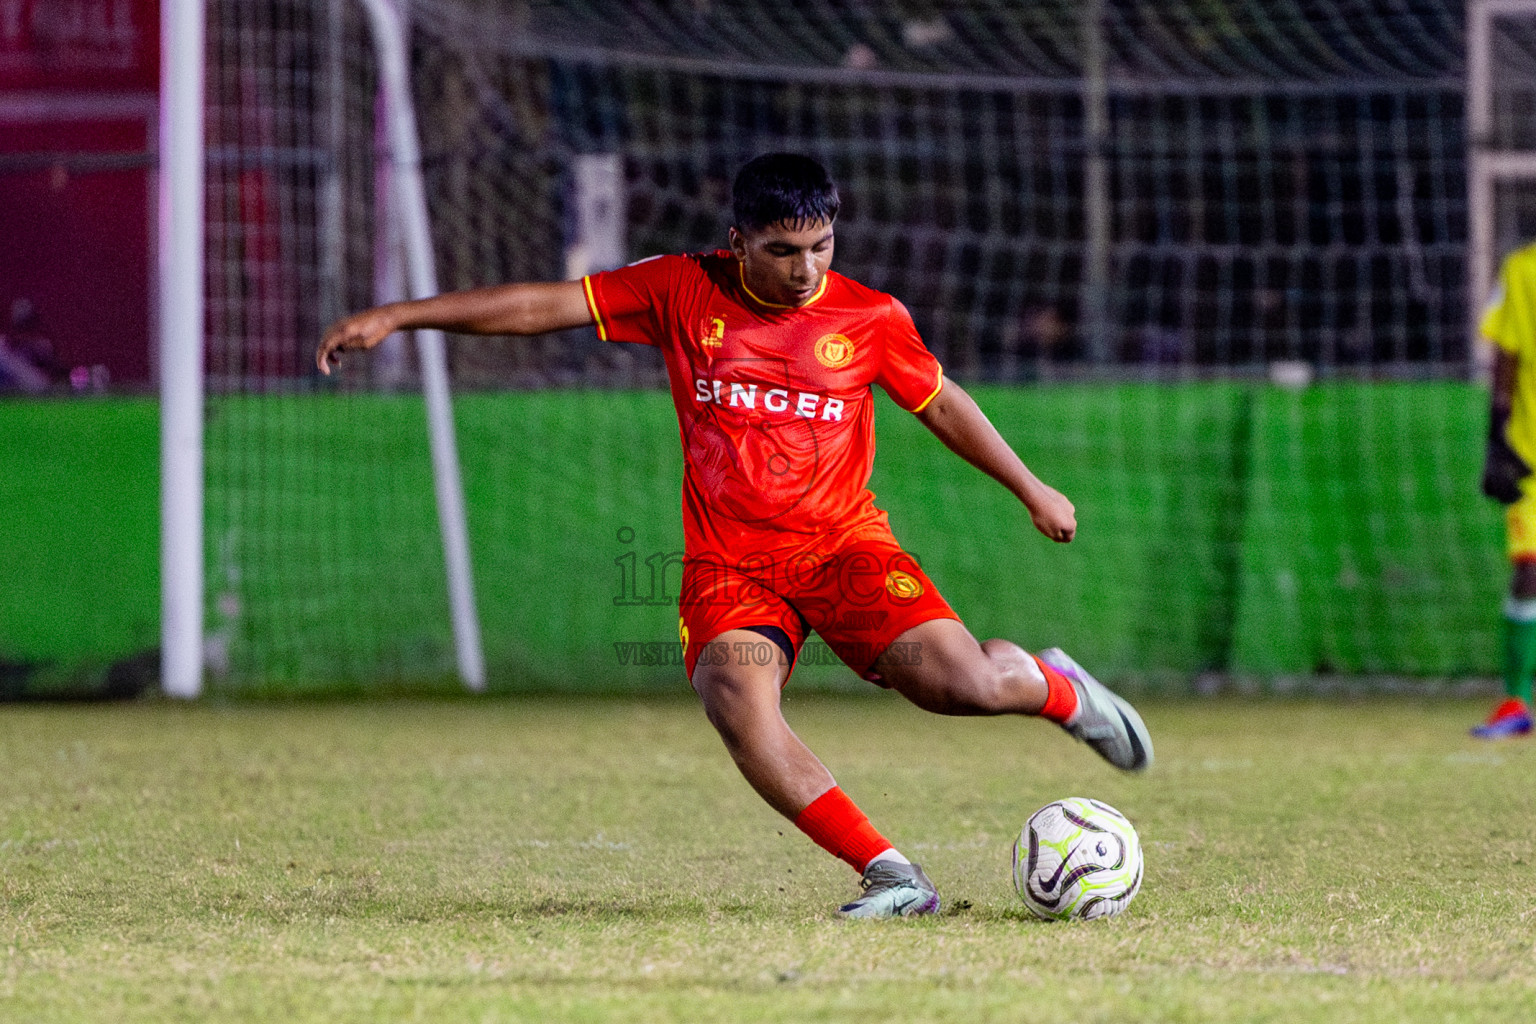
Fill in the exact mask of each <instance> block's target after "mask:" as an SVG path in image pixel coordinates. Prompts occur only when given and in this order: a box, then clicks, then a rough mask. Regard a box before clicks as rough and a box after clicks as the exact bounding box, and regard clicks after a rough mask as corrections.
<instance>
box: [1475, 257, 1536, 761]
mask: <svg viewBox="0 0 1536 1024" xmlns="http://www.w3.org/2000/svg"><path fill="white" fill-rule="evenodd" d="M1482 333H1483V335H1484V336H1485V337H1487V338H1488V339H1489V340H1490V341H1492V342H1493V343H1494V344H1495V345H1496V346H1497V351H1496V354H1495V356H1494V363H1493V394H1492V400H1491V403H1490V415H1489V420H1488V452H1487V456H1486V458H1485V460H1484V463H1483V493H1484V494H1486V495H1488V496H1489V497H1490V498H1496V499H1498V500H1499V501H1501V502H1503V503H1504V504H1505V505H1507V506H1509V507H1508V508H1507V509H1506V510H1505V512H1504V518H1505V524H1506V526H1507V527H1508V534H1509V544H1508V547H1509V560H1510V562H1511V563H1513V566H1514V573H1513V577H1512V579H1511V581H1510V589H1509V598H1508V599H1507V600H1506V601H1505V602H1504V638H1505V639H1504V693H1505V695H1506V696H1505V699H1504V701H1503V702H1502V703H1501V704H1499V706H1498V707H1496V708H1494V710H1493V713H1492V714H1491V715H1489V717H1488V721H1486V722H1484V723H1483V724H1482V725H1479V726H1476V727H1475V728H1473V730H1472V735H1474V736H1478V737H1481V738H1483V739H1499V738H1502V737H1505V736H1524V735H1525V734H1527V733H1529V732H1530V731H1531V677H1532V675H1536V483H1533V481H1532V478H1531V466H1532V465H1536V461H1533V460H1536V243H1533V244H1531V245H1527V246H1526V247H1525V248H1523V249H1519V250H1517V251H1515V252H1513V253H1511V254H1510V255H1509V257H1508V258H1507V259H1505V261H1504V266H1503V268H1502V269H1501V270H1500V271H1499V286H1498V289H1497V291H1495V292H1494V295H1493V300H1492V301H1491V302H1490V303H1489V305H1488V311H1487V313H1486V314H1485V315H1484V316H1483V324H1482Z"/></svg>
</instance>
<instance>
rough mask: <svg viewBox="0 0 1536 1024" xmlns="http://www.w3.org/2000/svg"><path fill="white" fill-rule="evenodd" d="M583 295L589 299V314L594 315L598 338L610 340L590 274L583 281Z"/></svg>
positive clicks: (593, 319) (593, 320)
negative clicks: (598, 308)
mask: <svg viewBox="0 0 1536 1024" xmlns="http://www.w3.org/2000/svg"><path fill="white" fill-rule="evenodd" d="M581 293H582V294H583V295H584V296H586V299H587V312H589V313H591V314H592V322H593V323H594V324H596V325H597V338H598V340H599V341H607V340H608V328H607V326H606V325H604V323H603V314H601V313H599V312H598V311H597V296H596V295H595V294H593V292H592V276H591V275H590V274H589V275H587V276H586V277H584V278H582V279H581Z"/></svg>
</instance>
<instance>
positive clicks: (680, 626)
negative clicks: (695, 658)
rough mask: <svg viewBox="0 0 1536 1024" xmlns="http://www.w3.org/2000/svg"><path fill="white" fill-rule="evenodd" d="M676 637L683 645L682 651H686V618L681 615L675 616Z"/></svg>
mask: <svg viewBox="0 0 1536 1024" xmlns="http://www.w3.org/2000/svg"><path fill="white" fill-rule="evenodd" d="M677 639H678V642H679V643H681V644H682V645H683V653H684V654H687V653H688V620H687V619H685V618H683V617H682V616H681V615H679V616H678V617H677Z"/></svg>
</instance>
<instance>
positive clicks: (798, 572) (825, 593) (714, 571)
mask: <svg viewBox="0 0 1536 1024" xmlns="http://www.w3.org/2000/svg"><path fill="white" fill-rule="evenodd" d="M678 608H679V611H680V613H681V616H680V618H679V620H678V635H679V639H681V640H682V643H683V664H684V666H685V667H686V669H687V671H688V678H689V679H692V678H693V670H694V669H695V668H696V667H697V666H698V663H699V656H700V653H701V651H702V650H703V648H704V645H705V644H707V643H709V641H711V640H713V639H714V638H715V637H717V636H719V635H720V634H721V633H724V632H725V631H726V630H728V629H750V628H752V627H754V626H773V627H777V628H779V629H781V630H783V631H784V633H785V635H787V636H788V637H789V640H790V643H791V644H792V645H793V647H794V650H795V652H796V654H798V653H799V651H800V648H801V645H803V644H804V643H805V640H806V637H807V636H809V635H810V632H811V630H813V629H814V630H815V631H816V632H817V633H818V634H819V635H820V636H821V638H822V639H823V640H825V641H826V643H827V646H828V647H829V648H831V649H832V651H833V653H835V654H836V655H837V656H838V657H839V658H841V659H842V661H843V662H844V664H846V665H847V666H848V667H849V668H851V669H853V670H854V671H855V672H857V673H859V675H861V676H863V677H864V678H866V679H871V680H874V681H877V682H878V681H879V679H878V676H876V675H875V674H874V672H873V666H874V664H875V661H876V660H877V659H878V658H879V657H880V656H881V655H882V654H884V653H885V652H886V649H887V648H889V647H890V646H891V644H892V643H893V642H894V641H895V640H896V638H897V637H899V636H901V634H903V633H905V632H906V631H907V630H909V629H911V628H912V627H913V626H916V625H917V624H918V623H921V622H927V621H928V620H930V619H958V618H959V616H958V615H956V614H955V612H954V609H952V608H950V606H949V602H948V601H946V600H944V598H943V597H942V596H941V595H940V594H939V590H938V588H937V587H935V586H934V585H933V581H932V580H930V579H929V578H928V575H927V574H926V573H925V572H923V570H922V567H921V566H919V565H918V564H917V561H916V559H914V558H913V557H912V556H911V555H909V554H907V553H906V552H905V551H903V550H902V549H901V545H900V544H898V543H896V538H895V537H893V536H892V535H891V532H890V530H889V529H886V528H885V527H883V526H878V527H866V528H864V529H860V530H858V531H855V532H853V533H851V534H849V535H848V536H846V537H845V538H841V540H840V543H839V544H838V546H837V547H835V548H833V549H831V550H824V551H818V552H815V553H813V554H808V555H802V556H797V557H795V558H793V559H789V560H774V559H771V558H768V557H766V556H762V555H756V556H754V555H744V556H743V557H742V558H740V559H738V560H737V562H736V564H734V565H727V564H724V563H722V562H720V561H716V560H713V559H704V558H699V559H688V560H686V561H685V562H684V563H683V581H682V594H681V597H680V598H679V601H678ZM763 644H764V655H765V656H768V655H771V654H772V653H773V652H772V642H771V641H769V640H767V639H764V641H763ZM762 663H763V664H768V663H769V662H768V661H767V660H766V657H765V660H763V662H762ZM790 668H791V671H793V668H794V666H793V665H791V666H790ZM787 678H788V677H787V676H786V679H787Z"/></svg>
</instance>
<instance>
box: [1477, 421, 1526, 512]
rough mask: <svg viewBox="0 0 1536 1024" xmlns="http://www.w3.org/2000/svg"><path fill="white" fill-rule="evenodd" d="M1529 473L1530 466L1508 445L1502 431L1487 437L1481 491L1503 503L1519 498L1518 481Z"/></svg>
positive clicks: (1510, 503)
mask: <svg viewBox="0 0 1536 1024" xmlns="http://www.w3.org/2000/svg"><path fill="white" fill-rule="evenodd" d="M1530 475H1531V467H1530V466H1527V465H1526V464H1525V460H1524V459H1522V458H1521V457H1520V455H1519V453H1518V452H1516V451H1515V450H1514V449H1513V448H1511V447H1510V445H1509V442H1508V441H1506V440H1505V439H1504V436H1503V434H1502V432H1499V433H1495V434H1494V435H1493V436H1491V437H1490V438H1489V439H1488V451H1487V454H1486V455H1485V456H1484V458H1483V481H1482V483H1483V493H1484V494H1486V495H1487V496H1488V497H1490V498H1492V499H1494V500H1495V501H1498V502H1502V503H1503V504H1505V505H1513V504H1514V503H1515V502H1517V501H1519V500H1520V497H1521V495H1522V493H1523V492H1522V491H1521V489H1520V481H1522V480H1524V479H1525V478H1526V477H1528V476H1530Z"/></svg>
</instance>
